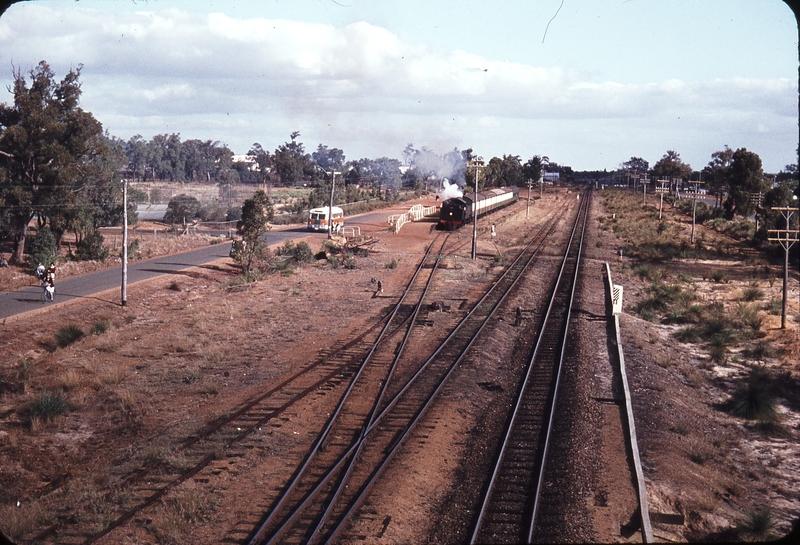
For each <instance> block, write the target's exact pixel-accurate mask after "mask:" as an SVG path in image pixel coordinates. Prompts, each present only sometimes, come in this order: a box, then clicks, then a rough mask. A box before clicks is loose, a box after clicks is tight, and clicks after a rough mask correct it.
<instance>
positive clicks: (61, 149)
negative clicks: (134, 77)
mask: <svg viewBox="0 0 800 545" xmlns="http://www.w3.org/2000/svg"><path fill="white" fill-rule="evenodd" d="M81 68H82V66H80V65H79V66H78V68H77V69H73V70H70V72H69V73H68V74H67V75H66V76H65V77H64V79H63V80H61V82H57V81H56V80H55V79H54V73H53V72H52V70H50V66H49V65H48V64H47V63H46V62H45V61H41V62H40V63H39V64H38V65H37V67H36V68H34V69H32V70H31V72H30V79H31V85H30V87H28V85H27V82H26V79H25V77H24V76H23V75H22V73H21V71H20V70H16V71H15V72H14V86H13V94H14V105H13V106H9V105H7V104H5V103H3V104H0V170H2V171H3V172H4V175H3V176H2V178H0V180H2V186H0V200H2V202H3V203H4V206H5V207H7V208H8V210H9V211H8V213H6V214H4V216H3V218H4V221H7V222H8V224H7V227H8V228H9V230H10V231H12V233H13V236H14V252H13V257H14V259H15V260H16V261H18V262H22V260H23V255H24V251H25V238H26V235H27V231H28V224H29V223H30V221H31V220H32V219H34V218H35V217H36V218H38V223H39V226H40V227H43V226H44V225H45V224H46V223H47V221H48V218H49V217H50V216H52V215H54V214H55V213H56V212H57V211H59V210H63V209H64V207H65V206H68V205H69V204H71V203H75V202H76V201H77V200H78V199H80V197H81V194H82V192H83V190H84V188H85V187H86V184H87V183H89V182H90V178H89V177H87V176H86V167H87V165H88V164H89V163H90V162H91V161H92V159H93V158H95V157H97V156H98V154H102V153H103V150H102V146H103V144H102V141H101V136H102V125H101V124H100V122H99V121H97V120H96V119H95V118H94V116H92V114H91V113H89V112H85V111H84V110H82V109H81V108H80V107H79V106H78V102H79V98H80V94H81V90H80V81H79V80H80V71H81ZM9 90H11V89H9Z"/></svg>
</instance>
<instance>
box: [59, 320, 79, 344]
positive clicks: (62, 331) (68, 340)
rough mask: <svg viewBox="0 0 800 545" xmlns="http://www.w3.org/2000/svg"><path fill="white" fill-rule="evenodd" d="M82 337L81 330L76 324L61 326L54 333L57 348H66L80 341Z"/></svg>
mask: <svg viewBox="0 0 800 545" xmlns="http://www.w3.org/2000/svg"><path fill="white" fill-rule="evenodd" d="M83 335H84V333H83V329H81V328H80V326H78V325H76V324H67V325H65V326H61V327H60V328H59V329H58V331H56V345H58V347H59V348H66V347H67V346H69V345H71V344H72V343H74V342H77V341H78V340H80V338H81V337H83Z"/></svg>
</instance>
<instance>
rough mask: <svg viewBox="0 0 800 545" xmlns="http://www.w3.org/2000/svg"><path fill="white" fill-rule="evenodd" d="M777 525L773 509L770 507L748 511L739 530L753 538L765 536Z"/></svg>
mask: <svg viewBox="0 0 800 545" xmlns="http://www.w3.org/2000/svg"><path fill="white" fill-rule="evenodd" d="M774 527H775V520H774V519H773V516H772V510H771V509H770V508H769V507H764V508H762V509H756V510H754V511H751V512H750V513H748V515H747V518H746V519H745V520H744V521H742V523H741V524H740V525H739V528H738V529H739V531H740V532H741V533H743V534H745V535H748V536H750V537H752V538H756V539H758V538H764V537H765V536H766V535H767V534H768V533H769V532H770V531H771V530H772V528H774Z"/></svg>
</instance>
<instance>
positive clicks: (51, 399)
mask: <svg viewBox="0 0 800 545" xmlns="http://www.w3.org/2000/svg"><path fill="white" fill-rule="evenodd" d="M30 411H31V419H39V420H43V421H45V422H49V421H50V420H54V419H55V417H57V416H58V415H61V414H64V413H65V412H67V402H66V401H64V398H63V397H61V393H60V392H44V393H42V394H40V395H39V397H37V398H36V399H34V400H33V401H32V402H31V405H30Z"/></svg>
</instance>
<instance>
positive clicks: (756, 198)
mask: <svg viewBox="0 0 800 545" xmlns="http://www.w3.org/2000/svg"><path fill="white" fill-rule="evenodd" d="M763 203H764V194H763V193H761V191H759V192H758V193H750V204H752V205H753V206H754V207H755V209H756V213H755V216H756V233H758V228H759V226H760V225H759V222H758V212H759V210H761V205H762V204H763ZM773 210H774V208H773ZM753 237H755V234H754V235H753Z"/></svg>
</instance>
